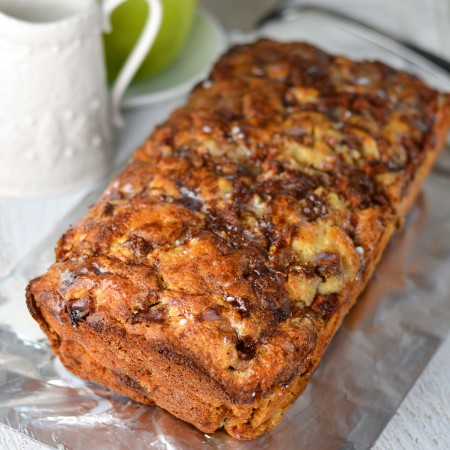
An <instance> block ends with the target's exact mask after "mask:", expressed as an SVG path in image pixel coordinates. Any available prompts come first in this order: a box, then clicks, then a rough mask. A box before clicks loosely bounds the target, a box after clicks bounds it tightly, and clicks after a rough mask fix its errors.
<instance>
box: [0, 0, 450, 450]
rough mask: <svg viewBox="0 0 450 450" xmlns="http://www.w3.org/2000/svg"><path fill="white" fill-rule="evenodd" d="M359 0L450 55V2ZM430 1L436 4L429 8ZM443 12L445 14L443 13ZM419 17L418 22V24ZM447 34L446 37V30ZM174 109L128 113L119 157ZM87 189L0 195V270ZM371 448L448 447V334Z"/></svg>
mask: <svg viewBox="0 0 450 450" xmlns="http://www.w3.org/2000/svg"><path fill="white" fill-rule="evenodd" d="M206 1H207V0H206ZM316 1H317V2H318V3H322V4H327V5H331V6H332V5H334V4H335V2H333V1H332V0H316ZM215 3H218V2H217V1H215ZM222 3H225V2H222ZM444 3H445V4H444ZM362 4H363V2H360V1H359V0H358V1H356V0H345V1H344V0H343V1H342V2H341V3H340V4H339V7H344V8H345V7H347V8H348V9H350V10H351V11H352V12H353V13H356V14H357V15H359V16H362V17H364V18H366V19H367V18H369V20H370V19H372V20H374V21H376V22H377V23H378V24H380V23H381V24H383V25H384V26H385V27H386V28H391V29H392V30H393V31H396V32H397V33H399V34H403V35H404V36H406V37H409V38H411V39H412V40H416V41H418V42H419V43H421V44H422V45H425V46H427V47H429V48H431V49H434V50H435V51H438V52H440V53H441V54H442V55H445V54H447V56H450V41H449V42H447V41H445V39H446V37H445V33H446V31H445V30H444V31H442V26H443V25H442V23H441V22H443V23H444V24H446V26H447V27H449V25H450V7H449V2H447V1H446V0H435V2H433V1H432V0H410V1H407V0H402V1H399V2H388V1H387V0H386V1H384V2H382V1H381V0H378V1H376V0H366V1H365V2H364V9H361V5H362ZM383 5H385V8H386V9H383ZM399 5H400V6H399ZM436 5H437V6H436ZM402 6H403V7H404V8H406V9H405V14H404V15H402V14H397V15H395V9H396V8H397V9H398V8H401V7H402ZM433 6H434V7H436V9H434V10H433ZM436 11H438V13H437V14H436ZM397 13H398V11H397ZM444 14H448V16H446V17H443V15H444ZM419 20H420V24H419V23H417V21H419ZM436 20H437V22H436ZM438 22H439V23H438ZM449 28H450V27H449ZM446 36H447V38H448V37H449V34H447V35H446ZM172 108H173V104H172V105H171V104H166V105H159V106H158V109H157V110H156V109H155V108H147V109H145V110H140V111H139V110H138V111H133V112H132V113H128V114H127V119H128V122H127V123H128V125H127V127H126V128H125V130H124V131H123V135H122V137H121V139H119V144H118V147H119V156H118V158H119V159H120V158H121V157H122V158H123V156H124V155H125V154H127V153H129V152H130V151H131V150H132V149H133V148H136V147H137V146H138V145H139V144H140V143H141V142H142V141H143V140H144V139H145V137H146V135H147V134H148V132H150V131H151V129H152V128H153V126H154V124H155V122H156V120H157V119H156V118H157V117H160V116H161V114H165V113H167V112H168V111H169V110H170V109H172ZM0 151H1V150H0ZM85 194H86V193H85V192H82V191H80V192H75V193H72V194H68V195H64V196H59V197H53V198H47V199H20V200H12V199H2V198H0V275H1V273H2V271H4V272H5V271H6V269H7V267H8V266H10V265H13V264H14V263H15V262H17V261H18V260H19V259H20V258H21V257H22V256H24V255H25V254H26V253H27V252H28V251H29V250H31V248H32V247H33V246H34V245H36V244H37V243H38V242H39V241H40V240H42V238H43V237H44V236H45V235H47V234H48V233H50V231H51V229H52V226H53V225H54V224H55V223H57V222H58V221H59V220H60V219H61V218H62V217H63V216H64V215H65V214H66V213H67V212H68V211H69V210H70V209H72V207H73V206H74V205H75V204H77V202H79V201H80V199H81V198H82V197H83V196H84V195H85ZM449 297H450V293H449ZM449 303H450V299H449ZM43 448H47V447H45V446H43V445H41V444H39V443H37V442H35V441H33V440H31V439H30V438H28V437H25V436H23V435H21V434H19V433H17V432H15V431H12V430H10V429H7V428H6V427H4V426H1V425H0V449H7V450H14V449H30V450H36V449H43ZM374 448H376V449H400V450H401V449H405V450H406V449H408V450H409V449H432V448H436V449H447V448H450V338H449V339H447V340H446V341H445V343H444V344H443V346H442V347H441V349H440V350H439V352H438V353H437V354H436V355H435V357H434V358H433V360H432V362H431V364H430V365H429V366H428V367H427V368H426V370H425V371H424V373H423V374H422V376H421V377H420V378H419V380H418V381H417V383H416V384H415V386H414V387H413V389H412V390H411V391H410V393H409V394H408V395H407V396H406V398H405V400H404V401H403V403H402V405H401V406H400V408H399V409H398V411H397V413H396V414H395V416H394V417H393V418H392V420H391V421H390V422H389V424H388V425H387V427H386V428H385V430H384V432H383V433H382V435H381V436H380V438H379V439H378V441H377V443H376V444H375V446H374Z"/></svg>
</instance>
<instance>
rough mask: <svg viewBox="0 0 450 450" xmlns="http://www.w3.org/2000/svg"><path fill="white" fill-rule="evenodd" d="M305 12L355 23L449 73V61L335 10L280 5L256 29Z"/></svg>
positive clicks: (302, 5)
mask: <svg viewBox="0 0 450 450" xmlns="http://www.w3.org/2000/svg"><path fill="white" fill-rule="evenodd" d="M305 11H309V12H319V13H322V14H326V15H329V16H332V17H335V18H338V19H342V20H345V21H348V22H353V23H356V24H358V25H360V26H362V27H364V28H367V29H369V30H372V31H375V32H376V33H378V34H381V35H383V36H385V37H387V38H389V39H392V40H393V41H396V42H397V43H399V44H401V45H402V46H404V47H406V48H407V49H409V50H411V51H413V52H415V53H417V54H419V55H421V56H422V57H424V58H426V59H428V60H429V61H431V62H432V63H433V64H436V65H437V66H439V67H441V68H442V69H444V70H446V71H447V72H449V73H450V61H448V60H446V59H444V58H441V57H440V56H438V55H436V54H435V53H433V52H431V51H428V50H425V49H424V48H422V47H420V46H418V45H416V44H413V43H412V42H410V41H407V40H404V39H399V38H397V37H396V36H393V35H392V34H390V33H387V32H386V31H383V30H381V29H379V28H377V27H374V26H373V25H369V24H368V23H367V22H365V21H362V20H360V19H356V18H355V17H351V16H349V15H347V14H345V13H343V12H341V11H337V10H335V9H331V8H327V7H323V6H318V5H308V4H294V5H292V4H290V5H281V6H278V7H277V8H275V9H274V10H273V11H272V12H270V13H269V14H267V15H266V16H264V17H262V18H261V19H260V20H259V21H257V27H260V26H262V25H265V24H266V23H267V22H270V21H272V20H277V19H281V18H285V19H286V18H288V17H289V18H290V17H292V18H294V17H297V16H298V15H299V14H302V13H303V12H305Z"/></svg>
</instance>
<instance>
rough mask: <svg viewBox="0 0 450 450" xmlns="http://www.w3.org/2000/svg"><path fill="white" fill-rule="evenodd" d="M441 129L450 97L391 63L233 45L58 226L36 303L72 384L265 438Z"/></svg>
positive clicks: (435, 147) (378, 248)
mask: <svg viewBox="0 0 450 450" xmlns="http://www.w3.org/2000/svg"><path fill="white" fill-rule="evenodd" d="M449 124H450V101H449V96H448V95H447V94H441V93H439V92H437V91H435V90H434V89H431V88H430V87H428V86H427V85H426V84H425V83H423V82H422V81H421V80H419V79H418V78H416V77H415V76H413V75H410V74H407V73H405V72H402V71H398V70H394V69H392V68H390V67H388V66H386V65H384V64H382V63H380V62H374V61H363V62H355V61H351V60H349V59H347V58H345V57H342V56H333V55H329V54H327V53H325V52H323V51H321V50H319V49H318V48H316V47H313V46H311V45H308V44H305V43H285V44H282V43H277V42H273V41H270V40H261V41H258V42H256V43H254V44H250V45H240V46H236V47H233V48H232V49H231V50H229V52H228V53H227V54H226V55H225V56H223V57H222V58H221V59H220V60H219V62H218V63H217V64H216V66H215V68H214V69H213V71H212V73H211V75H210V77H209V78H208V79H207V80H206V81H204V82H203V83H201V84H199V85H198V86H197V87H196V88H195V89H194V90H193V92H192V94H191V95H190V98H189V100H188V102H187V104H186V105H185V106H184V107H182V108H180V109H178V110H176V111H175V112H174V113H173V114H172V115H171V116H170V117H169V119H168V120H167V121H166V122H165V123H164V124H162V125H161V126H159V127H157V129H156V130H155V131H154V132H153V134H152V135H151V136H150V138H149V139H148V140H147V142H146V143H145V144H144V145H143V146H142V147H141V148H140V149H139V150H138V151H137V153H136V154H135V155H134V157H133V159H132V161H131V162H130V164H129V165H128V167H127V168H126V169H125V170H124V171H123V172H122V173H121V174H120V175H118V176H117V177H116V178H115V179H114V180H113V181H112V182H111V184H110V185H109V187H108V189H107V190H106V192H105V193H104V194H103V196H102V197H101V199H100V201H99V202H98V203H97V204H96V205H94V206H93V207H91V209H90V210H89V211H88V212H87V214H86V215H85V216H84V217H83V218H82V219H81V220H80V221H79V222H78V223H77V224H75V225H74V226H72V227H71V228H70V229H69V230H68V231H67V233H65V234H64V236H63V237H62V238H61V240H60V241H59V243H58V247H57V249H56V262H55V263H54V264H53V265H52V266H51V267H50V269H49V270H48V272H47V273H46V274H44V275H42V276H41V277H39V278H36V279H34V280H33V281H31V282H30V284H29V286H28V289H27V302H28V308H29V310H30V312H31V314H32V315H33V317H34V318H35V319H36V320H37V321H38V322H39V324H40V326H41V327H42V329H43V330H44V331H45V333H46V334H47V336H48V338H49V339H50V342H51V345H52V348H53V350H54V351H55V353H56V354H57V355H58V357H59V358H60V359H61V361H62V363H63V364H64V365H65V366H66V367H67V368H68V369H69V370H71V371H72V372H74V373H75V374H77V375H79V376H80V377H83V378H86V379H88V380H92V381H95V382H98V383H101V384H103V385H105V386H108V387H109V388H111V389H113V390H115V391H117V392H120V393H122V394H124V395H126V396H129V397H131V398H133V399H135V400H136V401H138V402H142V403H149V404H152V403H156V404H157V405H159V406H161V407H162V408H164V409H166V410H167V411H170V412H171V413H172V414H174V415H175V416H177V417H179V418H181V419H182V420H185V421H187V422H189V423H191V424H193V425H195V426H196V427H197V428H199V429H200V430H202V431H204V432H208V433H211V432H213V431H215V430H217V429H219V428H224V429H225V430H226V431H227V432H228V433H229V434H230V435H232V436H234V437H236V438H238V439H251V438H254V437H256V436H258V435H260V434H261V433H264V432H265V431H267V430H269V429H271V428H272V427H274V426H275V425H276V424H277V423H278V422H279V421H280V420H281V418H282V416H283V413H284V412H285V410H286V409H287V408H288V407H289V405H291V404H292V403H293V402H294V401H295V399H296V398H297V397H298V396H299V394H301V392H302V391H303V390H304V389H305V386H306V384H307V381H308V378H309V376H310V375H311V373H312V372H313V370H314V368H315V367H316V366H317V364H318V362H319V360H320V358H321V357H322V355H323V353H324V351H325V349H326V347H327V345H328V343H329V342H330V340H331V338H332V337H333V335H334V334H335V332H336V330H337V329H338V328H339V326H340V324H341V322H342V320H343V318H344V316H345V315H346V313H347V312H348V311H349V309H350V308H351V306H352V305H353V304H354V302H355V300H356V298H357V297H358V295H359V294H360V292H361V291H362V290H363V289H364V286H365V285H366V283H367V281H368V279H369V277H370V276H371V274H372V272H373V270H374V268H375V266H376V263H377V261H378V259H379V258H380V256H381V254H382V252H383V249H384V248H385V246H386V244H387V242H388V240H389V238H390V236H391V235H392V233H393V231H394V230H395V228H396V226H398V224H399V223H401V221H402V217H403V216H404V214H405V212H406V211H407V209H408V207H409V206H410V205H411V203H412V202H413V200H414V198H415V196H416V194H417V192H418V190H419V188H420V185H421V183H422V181H423V179H424V177H425V176H426V174H427V172H428V171H429V170H430V167H431V166H432V164H433V161H434V160H435V158H436V156H437V155H438V153H439V151H440V150H441V149H442V148H443V147H444V144H445V140H446V135H447V129H448V127H449ZM374 364H375V362H374Z"/></svg>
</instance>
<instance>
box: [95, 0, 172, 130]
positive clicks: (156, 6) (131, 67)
mask: <svg viewBox="0 0 450 450" xmlns="http://www.w3.org/2000/svg"><path fill="white" fill-rule="evenodd" d="M125 1H126V0H103V30H104V31H105V32H110V31H111V23H110V17H111V14H112V12H113V11H114V10H115V9H116V8H117V7H118V6H119V5H120V4H122V3H123V2H125ZM146 2H147V4H148V11H149V12H148V17H147V21H146V23H145V25H144V29H143V30H142V33H141V35H140V36H139V39H138V41H137V43H136V45H135V46H134V48H133V50H131V52H130V54H129V55H128V58H127V60H126V61H125V64H124V65H123V67H122V68H121V69H120V72H119V74H118V75H117V78H116V80H115V81H114V84H113V86H112V88H111V114H112V121H113V124H114V125H116V126H118V127H119V126H122V125H123V123H124V121H123V117H122V114H121V112H120V105H121V103H122V99H123V96H124V94H125V91H126V90H127V88H128V86H129V85H130V83H131V80H132V79H133V77H134V75H135V74H136V72H137V71H138V69H139V67H140V66H141V64H142V62H143V61H144V59H145V57H146V56H147V55H148V52H149V51H150V49H151V48H152V46H153V44H154V42H155V39H156V36H157V35H158V32H159V30H160V28H161V23H162V15H163V12H162V5H161V0H146Z"/></svg>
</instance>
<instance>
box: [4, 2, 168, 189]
mask: <svg viewBox="0 0 450 450" xmlns="http://www.w3.org/2000/svg"><path fill="white" fill-rule="evenodd" d="M123 1H124V0H104V1H103V2H102V3H99V2H97V1H96V0H0V195H9V196H28V195H45V194H54V193H60V192H64V191H68V190H70V189H74V188H76V187H78V186H85V185H88V184H91V183H94V182H95V181H97V180H99V179H100V178H101V177H102V176H104V175H105V174H106V173H107V172H108V170H110V167H111V162H112V159H113V158H112V138H111V136H112V130H111V128H112V123H114V124H120V122H121V117H120V112H119V111H120V109H119V108H120V102H121V98H122V96H123V93H124V92H125V89H126V88H127V86H128V84H129V83H130V81H131V80H132V78H133V76H134V74H135V72H136V70H137V69H138V68H139V66H140V64H141V62H142V60H143V59H144V58H145V56H146V55H147V53H148V51H149V50H150V48H151V46H152V45H153V42H154V40H155V38H156V36H157V33H158V31H159V28H160V25H161V19H162V8H161V3H160V0H147V3H148V4H149V11H150V14H149V16H148V19H147V23H146V25H145V27H144V30H143V32H142V34H141V37H140V39H139V40H138V42H137V44H136V46H135V48H134V49H133V51H132V52H131V54H130V56H129V57H128V60H127V61H126V63H125V64H124V67H123V69H122V71H121V73H120V74H119V76H118V77H117V81H116V83H115V85H114V86H113V87H112V89H111V95H109V93H108V88H107V85H106V73H105V67H104V57H103V50H102V41H101V33H102V31H103V30H106V31H108V24H109V16H110V14H111V12H112V11H113V10H114V9H115V8H116V7H117V6H118V5H119V4H121V3H122V2H123Z"/></svg>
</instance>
